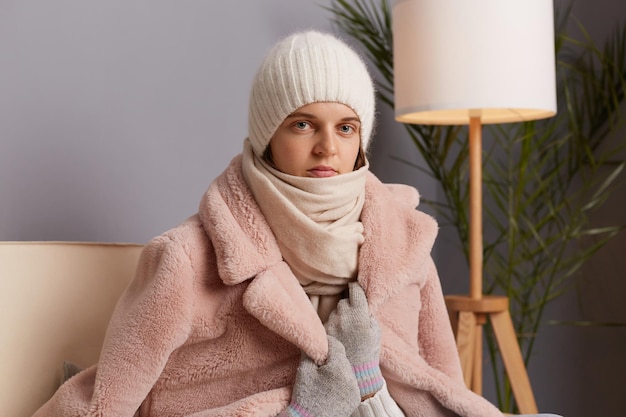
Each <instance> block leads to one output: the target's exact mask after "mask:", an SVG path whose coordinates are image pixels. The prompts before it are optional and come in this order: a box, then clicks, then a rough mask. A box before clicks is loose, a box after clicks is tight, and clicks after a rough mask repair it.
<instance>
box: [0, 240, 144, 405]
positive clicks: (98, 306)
mask: <svg viewBox="0 0 626 417" xmlns="http://www.w3.org/2000/svg"><path fill="white" fill-rule="evenodd" d="M141 249H142V246H141V245H131V244H100V243H67V242H0V416H7V417H8V416H10V417H30V416H31V415H32V414H33V413H34V412H35V411H36V410H37V408H39V407H40V406H41V404H43V403H44V402H45V401H46V400H47V399H48V398H49V397H50V396H51V395H52V394H53V392H54V391H55V390H56V388H57V387H58V385H59V382H60V380H61V377H62V364H63V362H64V361H71V362H74V363H75V364H77V365H78V366H80V367H86V366H89V365H91V364H93V363H96V362H97V359H98V355H99V352H100V345H101V344H102V340H103V337H104V332H105V329H106V325H107V322H108V320H109V317H110V315H111V313H112V311H113V308H114V306H115V303H116V301H117V299H118V297H119V295H120V294H121V292H122V291H123V289H124V288H125V286H126V285H127V283H128V282H129V281H130V280H131V279H132V277H133V275H134V271H135V267H136V264H137V260H138V257H139V254H140V252H141Z"/></svg>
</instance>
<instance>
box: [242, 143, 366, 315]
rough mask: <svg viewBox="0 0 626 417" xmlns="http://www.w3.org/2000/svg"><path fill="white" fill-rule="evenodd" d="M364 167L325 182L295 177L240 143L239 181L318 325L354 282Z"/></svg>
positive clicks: (322, 179)
mask: <svg viewBox="0 0 626 417" xmlns="http://www.w3.org/2000/svg"><path fill="white" fill-rule="evenodd" d="M368 169H369V165H368V164H366V165H365V166H363V167H361V168H359V169H358V170H355V171H353V172H350V173H347V174H341V175H336V176H334V177H329V178H307V177H297V176H293V175H289V174H285V173H283V172H280V171H278V170H276V169H275V168H273V167H271V166H270V165H269V164H268V163H267V162H265V161H263V160H262V159H261V158H258V157H257V156H256V155H255V154H254V152H253V151H252V147H251V145H250V142H249V140H248V139H246V140H245V142H244V151H243V160H242V170H243V176H244V179H245V180H246V183H247V184H248V186H249V187H250V189H251V191H252V194H253V195H254V198H255V200H256V202H257V204H258V205H259V207H260V209H261V211H262V212H263V215H264V216H265V218H266V219H267V222H268V224H269V225H270V227H271V229H272V231H273V232H274V235H275V236H276V240H277V242H278V246H279V248H280V251H281V254H282V255H283V259H284V260H285V262H287V264H288V265H289V267H290V268H291V270H292V271H293V273H294V275H295V276H296V278H297V279H298V281H299V282H300V284H301V285H302V287H303V288H304V291H305V292H306V293H307V294H308V295H309V298H310V299H311V302H312V303H313V306H314V307H315V308H316V309H317V311H318V314H319V316H320V318H321V319H322V321H326V320H327V318H328V315H329V314H330V313H331V311H332V310H334V308H335V307H336V305H337V302H338V301H339V299H340V298H341V295H342V292H343V291H344V290H345V289H346V288H347V287H348V283H349V282H351V281H354V280H356V274H357V268H358V254H359V248H360V246H361V244H362V243H363V225H362V224H361V222H360V221H359V218H360V216H361V210H362V208H363V202H364V198H365V178H366V174H367V171H368Z"/></svg>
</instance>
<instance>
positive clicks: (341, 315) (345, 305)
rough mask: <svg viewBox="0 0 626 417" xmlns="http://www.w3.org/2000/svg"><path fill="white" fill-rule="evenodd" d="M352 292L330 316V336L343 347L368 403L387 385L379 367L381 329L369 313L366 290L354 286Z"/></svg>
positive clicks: (351, 287)
mask: <svg viewBox="0 0 626 417" xmlns="http://www.w3.org/2000/svg"><path fill="white" fill-rule="evenodd" d="M348 288H349V292H350V295H349V297H348V298H345V299H342V300H340V301H339V303H338V304H337V309H336V310H335V311H333V312H332V313H331V314H330V317H329V318H328V321H327V322H326V332H327V333H328V334H329V335H331V336H335V337H336V338H337V339H339V341H340V342H341V343H343V345H344V347H345V349H346V356H347V357H348V360H349V361H350V364H351V365H352V369H353V371H354V374H355V376H356V379H357V382H358V384H359V391H360V393H361V400H365V399H367V398H369V397H371V396H373V395H374V394H375V393H376V392H378V391H379V390H380V389H381V388H382V387H383V384H384V379H383V375H382V373H381V372H380V367H379V364H378V361H379V357H380V339H381V336H380V327H379V326H378V322H377V321H376V319H375V318H374V316H372V315H371V314H370V312H369V308H368V306H367V299H366V298H365V291H363V288H362V287H361V286H360V285H359V284H358V283H357V282H351V283H350V284H349V286H348Z"/></svg>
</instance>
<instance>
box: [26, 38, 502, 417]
mask: <svg viewBox="0 0 626 417" xmlns="http://www.w3.org/2000/svg"><path fill="white" fill-rule="evenodd" d="M374 114H375V109H374V88H373V85H372V81H371V78H370V76H369V74H368V72H367V69H366V67H365V65H364V64H363V62H362V61H361V59H360V58H359V57H358V55H357V54H356V53H355V52H354V51H353V50H351V49H350V48H349V47H348V46H346V45H345V44H344V43H342V42H341V41H339V40H338V39H336V38H335V37H333V36H331V35H327V34H322V33H318V32H304V33H297V34H294V35H292V36H290V37H288V38H286V39H284V40H283V41H281V42H279V43H278V44H277V45H276V46H275V47H274V48H273V49H272V51H271V52H270V53H269V55H268V56H267V58H266V59H265V61H264V62H263V64H262V65H261V67H260V68H259V70H258V73H257V75H256V77H255V80H254V83H253V87H252V93H251V97H250V109H249V137H248V138H247V139H246V140H245V141H244V149H243V153H242V154H241V155H238V156H237V157H235V158H234V159H233V160H232V162H231V164H230V166H229V167H228V168H227V169H226V170H225V171H224V172H223V173H222V174H221V175H220V176H219V177H218V178H217V179H216V180H215V181H214V182H213V183H212V184H211V185H210V187H209V189H208V191H207V192H206V194H205V196H204V197H203V199H202V202H201V204H200V209H199V212H198V213H197V214H196V215H194V216H192V217H191V218H189V219H188V220H186V221H185V222H184V223H182V224H181V225H180V226H178V227H176V228H175V229H173V230H170V231H168V232H167V233H165V234H163V235H162V236H159V237H156V238H155V239H153V240H152V241H151V242H150V243H149V244H148V245H147V246H146V248H145V250H144V251H143V254H142V256H141V259H140V261H139V266H138V269H137V273H136V277H135V279H134V281H133V282H132V283H131V285H130V286H129V287H128V288H127V290H126V291H125V293H124V294H123V296H122V297H121V299H120V300H119V302H118V305H117V307H116V310H115V312H114V314H113V317H112V319H111V322H110V324H109V328H108V331H107V336H106V340H105V343H104V346H103V350H102V354H101V357H100V360H99V363H98V364H97V365H96V366H93V367H91V368H88V369H86V370H84V371H83V372H80V373H79V374H78V375H76V376H74V377H72V378H71V379H69V381H67V382H66V383H64V384H63V385H62V386H61V387H60V388H59V390H58V392H57V393H56V394H55V396H54V397H53V398H52V399H51V400H50V401H48V403H46V404H45V405H44V406H43V407H42V408H41V409H40V410H39V411H38V412H37V413H36V414H35V416H37V417H42V416H55V417H59V416H117V417H124V416H133V415H136V416H168V417H169V416H197V417H199V416H277V415H280V416H333V417H341V416H350V415H353V416H463V417H490V416H494V417H496V416H498V417H500V416H502V414H501V413H500V412H499V411H498V410H497V409H496V408H495V407H494V406H493V405H491V404H490V403H488V402H487V401H486V400H484V399H483V398H481V397H480V396H478V395H475V394H474V393H472V392H471V391H469V390H468V389H466V388H465V386H464V383H463V380H462V375H461V369H460V365H459V360H458V357H457V352H456V347H455V343H454V340H453V336H452V332H451V330H450V324H449V322H448V316H447V313H446V310H445V306H444V302H443V297H442V293H441V288H440V283H439V280H438V276H437V272H436V269H435V266H434V264H433V261H432V259H431V257H430V251H431V247H432V245H433V242H434V240H435V236H436V233H437V226H436V224H435V221H434V220H433V219H432V218H430V217H428V216H426V215H425V214H423V213H421V212H419V211H416V210H415V207H416V206H417V204H418V194H417V191H416V190H415V189H413V188H411V187H408V186H400V185H395V186H386V185H384V184H382V183H381V182H380V181H379V180H378V179H377V178H376V177H375V176H374V175H373V174H372V173H370V172H369V170H368V162H367V157H366V152H367V149H368V145H369V142H370V138H371V134H372V130H373V127H374Z"/></svg>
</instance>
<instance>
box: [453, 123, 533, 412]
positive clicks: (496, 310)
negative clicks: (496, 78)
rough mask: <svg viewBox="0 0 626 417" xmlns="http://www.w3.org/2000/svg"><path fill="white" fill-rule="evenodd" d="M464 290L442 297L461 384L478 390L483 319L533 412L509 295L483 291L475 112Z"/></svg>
mask: <svg viewBox="0 0 626 417" xmlns="http://www.w3.org/2000/svg"><path fill="white" fill-rule="evenodd" d="M469 163H470V225H469V227H470V230H469V233H470V236H469V244H470V260H469V263H470V293H469V295H449V296H446V297H445V301H446V307H447V309H448V313H449V314H450V322H451V323H452V329H453V331H454V334H455V337H456V343H457V348H458V350H459V357H460V359H461V367H462V369H463V377H464V379H465V384H466V385H467V386H468V387H469V388H470V389H471V390H472V391H474V392H476V393H477V394H479V395H482V385H483V382H482V353H483V347H482V341H483V332H482V326H483V324H485V323H486V322H487V320H489V321H490V322H491V326H492V328H493V331H494V333H495V336H496V341H497V343H498V347H499V351H500V354H501V356H502V362H503V363H504V368H505V370H506V372H507V374H508V376H509V380H510V382H511V388H512V390H513V395H514V396H515V400H516V402H517V405H518V407H519V411H520V412H521V413H523V414H535V413H537V404H536V402H535V397H534V395H533V391H532V388H531V385H530V380H529V379H528V373H527V372H526V367H525V365H524V360H523V358H522V352H521V350H520V347H519V344H518V343H517V337H516V335H515V329H514V327H513V321H512V320H511V315H510V313H509V300H508V298H507V297H503V296H491V295H483V293H482V281H483V280H482V278H483V271H482V267H483V242H482V239H483V236H482V134H481V118H480V116H476V117H474V116H472V117H470V125H469Z"/></svg>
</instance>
